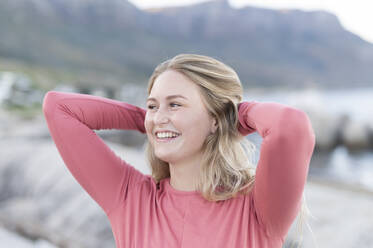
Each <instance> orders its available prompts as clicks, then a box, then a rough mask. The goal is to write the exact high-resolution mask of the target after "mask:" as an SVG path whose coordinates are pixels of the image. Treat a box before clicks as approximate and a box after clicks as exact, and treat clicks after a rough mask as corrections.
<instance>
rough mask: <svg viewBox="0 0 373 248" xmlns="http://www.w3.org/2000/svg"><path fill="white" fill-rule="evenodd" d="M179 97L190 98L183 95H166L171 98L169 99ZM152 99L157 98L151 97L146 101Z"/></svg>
mask: <svg viewBox="0 0 373 248" xmlns="http://www.w3.org/2000/svg"><path fill="white" fill-rule="evenodd" d="M178 97H180V98H184V99H186V100H188V98H187V97H185V96H183V95H169V96H167V97H166V99H167V100H169V99H173V98H178ZM151 100H152V101H157V99H155V98H154V97H149V98H148V99H147V100H146V101H151Z"/></svg>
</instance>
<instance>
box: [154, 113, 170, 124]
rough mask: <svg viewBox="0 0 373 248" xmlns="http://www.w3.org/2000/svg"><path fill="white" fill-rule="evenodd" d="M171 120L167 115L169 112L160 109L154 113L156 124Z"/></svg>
mask: <svg viewBox="0 0 373 248" xmlns="http://www.w3.org/2000/svg"><path fill="white" fill-rule="evenodd" d="M168 121H169V118H168V116H167V113H165V112H164V111H162V110H158V111H157V112H156V113H155V115H154V123H155V124H162V123H167V122H168Z"/></svg>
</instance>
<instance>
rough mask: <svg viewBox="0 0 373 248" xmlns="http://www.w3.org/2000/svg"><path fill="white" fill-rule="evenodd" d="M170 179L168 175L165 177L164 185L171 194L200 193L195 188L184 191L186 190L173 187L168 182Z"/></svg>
mask: <svg viewBox="0 0 373 248" xmlns="http://www.w3.org/2000/svg"><path fill="white" fill-rule="evenodd" d="M170 179H171V178H169V177H167V178H165V179H164V180H165V187H166V189H167V191H168V192H170V193H172V194H178V195H199V194H200V193H199V192H198V191H197V190H193V191H186V190H178V189H175V188H173V187H172V185H171V183H170Z"/></svg>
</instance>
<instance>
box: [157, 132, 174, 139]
mask: <svg viewBox="0 0 373 248" xmlns="http://www.w3.org/2000/svg"><path fill="white" fill-rule="evenodd" d="M177 136H179V134H176V133H171V132H159V133H157V137H158V138H171V137H172V138H173V137H177Z"/></svg>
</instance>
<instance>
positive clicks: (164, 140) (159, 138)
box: [155, 134, 181, 143]
mask: <svg viewBox="0 0 373 248" xmlns="http://www.w3.org/2000/svg"><path fill="white" fill-rule="evenodd" d="M179 136H181V134H173V135H168V136H167V135H160V136H158V135H155V138H156V141H157V142H162V143H167V142H171V141H174V140H176V139H177V138H179Z"/></svg>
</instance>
